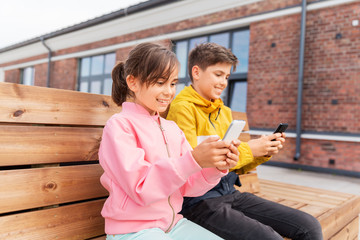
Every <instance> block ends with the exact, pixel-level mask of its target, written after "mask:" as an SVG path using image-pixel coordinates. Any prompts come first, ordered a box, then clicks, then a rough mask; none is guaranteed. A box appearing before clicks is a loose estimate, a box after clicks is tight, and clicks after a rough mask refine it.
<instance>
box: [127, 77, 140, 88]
mask: <svg viewBox="0 0 360 240" xmlns="http://www.w3.org/2000/svg"><path fill="white" fill-rule="evenodd" d="M126 84H127V85H128V87H129V89H130V90H131V91H132V92H136V91H137V90H138V81H137V79H136V78H135V77H134V76H133V75H127V77H126Z"/></svg>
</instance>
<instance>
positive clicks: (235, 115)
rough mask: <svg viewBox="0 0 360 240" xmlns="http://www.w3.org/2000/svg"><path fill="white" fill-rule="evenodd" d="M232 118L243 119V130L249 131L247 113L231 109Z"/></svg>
mask: <svg viewBox="0 0 360 240" xmlns="http://www.w3.org/2000/svg"><path fill="white" fill-rule="evenodd" d="M231 113H232V118H233V119H234V120H245V121H246V125H245V127H244V131H249V129H250V128H249V122H248V120H247V115H246V113H245V112H236V111H232V112H231Z"/></svg>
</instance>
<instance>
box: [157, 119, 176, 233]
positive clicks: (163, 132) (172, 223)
mask: <svg viewBox="0 0 360 240" xmlns="http://www.w3.org/2000/svg"><path fill="white" fill-rule="evenodd" d="M159 128H160V131H161V133H162V135H163V138H164V142H165V146H166V151H167V154H168V157H169V158H170V151H169V146H168V139H167V137H166V134H165V129H164V128H163V127H162V126H161V120H160V118H159ZM168 203H169V206H170V208H171V211H172V213H173V216H172V220H171V223H170V226H169V227H168V229H166V231H165V233H168V232H170V230H171V228H172V226H173V225H174V221H175V210H174V207H173V206H172V204H171V196H169V197H168Z"/></svg>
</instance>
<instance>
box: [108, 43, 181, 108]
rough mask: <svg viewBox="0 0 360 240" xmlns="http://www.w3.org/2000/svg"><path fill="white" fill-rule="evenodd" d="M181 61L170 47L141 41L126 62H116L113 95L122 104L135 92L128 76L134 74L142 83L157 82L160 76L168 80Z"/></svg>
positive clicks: (113, 75) (113, 71)
mask: <svg viewBox="0 0 360 240" xmlns="http://www.w3.org/2000/svg"><path fill="white" fill-rule="evenodd" d="M178 65H179V62H178V60H177V58H176V55H175V53H173V52H172V51H171V50H170V49H168V48H166V47H164V46H161V45H158V44H155V43H141V44H139V45H137V46H136V47H135V48H133V49H132V50H131V51H130V53H129V56H128V58H127V59H126V61H125V62H120V63H118V64H116V66H115V67H114V68H113V70H112V73H111V77H112V79H113V85H112V92H111V97H112V99H113V100H114V102H115V103H116V104H117V105H118V106H121V105H122V103H123V102H125V101H126V99H127V98H128V97H133V95H134V94H133V92H132V91H131V90H130V89H129V87H128V86H127V83H126V77H127V76H128V75H132V76H134V77H136V78H139V79H140V81H141V84H146V85H147V86H149V85H152V84H155V83H156V81H157V80H158V79H159V78H163V79H166V80H168V79H169V77H170V75H171V73H172V72H173V71H174V69H175V68H176V67H178Z"/></svg>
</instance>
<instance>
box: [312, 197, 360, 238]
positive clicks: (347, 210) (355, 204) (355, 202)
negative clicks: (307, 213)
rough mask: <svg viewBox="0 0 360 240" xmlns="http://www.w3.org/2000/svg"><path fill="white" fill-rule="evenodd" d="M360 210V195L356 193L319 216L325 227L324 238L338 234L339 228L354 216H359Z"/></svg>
mask: <svg viewBox="0 0 360 240" xmlns="http://www.w3.org/2000/svg"><path fill="white" fill-rule="evenodd" d="M359 212H360V197H359V196H355V195H354V196H353V197H352V198H350V199H349V200H348V201H346V202H345V203H343V204H341V205H339V206H337V207H336V208H334V209H333V210H332V211H328V212H326V213H325V214H323V215H321V216H319V218H318V220H319V222H320V224H321V226H322V228H323V232H324V239H328V238H330V237H332V236H333V235H334V234H336V233H337V232H338V231H339V229H342V228H343V227H345V226H346V225H347V224H348V223H349V222H351V221H352V220H353V219H354V218H356V217H358V215H359Z"/></svg>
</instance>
